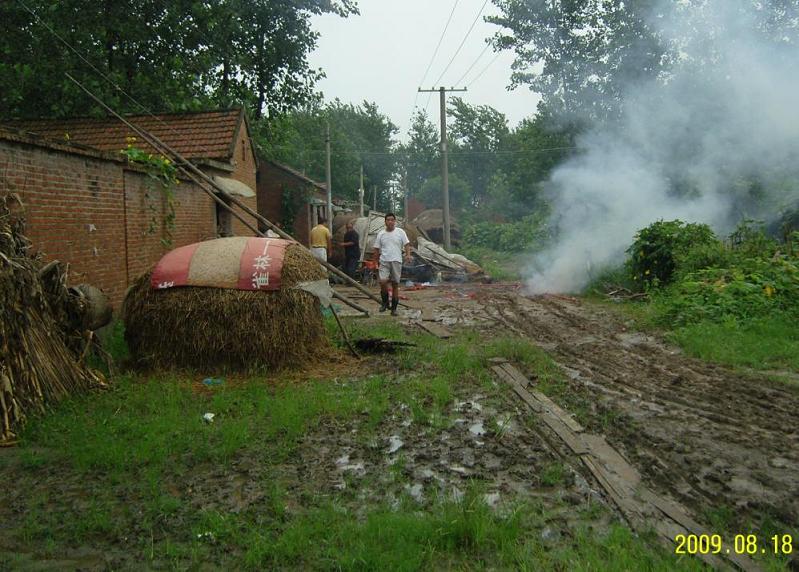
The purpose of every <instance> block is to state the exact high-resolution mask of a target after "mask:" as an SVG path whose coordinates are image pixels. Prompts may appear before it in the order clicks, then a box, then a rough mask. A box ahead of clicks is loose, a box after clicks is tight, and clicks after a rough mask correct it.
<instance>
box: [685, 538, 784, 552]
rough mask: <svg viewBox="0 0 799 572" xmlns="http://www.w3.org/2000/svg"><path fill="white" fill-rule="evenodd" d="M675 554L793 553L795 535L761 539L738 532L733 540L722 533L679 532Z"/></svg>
mask: <svg viewBox="0 0 799 572" xmlns="http://www.w3.org/2000/svg"><path fill="white" fill-rule="evenodd" d="M674 553H675V554H748V555H749V556H753V555H755V554H778V555H785V554H793V537H792V536H791V535H790V534H775V535H773V536H771V537H769V538H764V539H761V538H759V537H758V536H757V535H756V534H736V535H735V536H733V537H732V541H730V540H729V539H728V540H726V541H725V540H724V539H723V538H722V537H721V535H720V534H678V535H676V536H675V537H674Z"/></svg>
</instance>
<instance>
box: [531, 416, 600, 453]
mask: <svg viewBox="0 0 799 572" xmlns="http://www.w3.org/2000/svg"><path fill="white" fill-rule="evenodd" d="M541 419H542V420H543V421H544V423H546V424H547V425H548V426H549V428H550V429H552V430H553V431H554V432H555V433H557V435H558V437H560V438H561V439H562V440H563V442H564V443H566V445H568V446H569V449H571V450H572V451H573V452H574V454H575V455H584V454H586V453H588V447H586V446H585V443H584V442H583V440H582V439H581V438H580V436H579V435H578V434H577V433H575V432H574V431H572V430H571V429H569V427H568V426H567V425H566V424H565V423H564V422H563V421H561V420H560V419H559V418H557V417H555V416H554V415H552V414H551V413H549V412H548V411H544V412H542V413H541Z"/></svg>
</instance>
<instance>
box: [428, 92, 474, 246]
mask: <svg viewBox="0 0 799 572" xmlns="http://www.w3.org/2000/svg"><path fill="white" fill-rule="evenodd" d="M436 91H437V92H438V93H439V104H440V107H441V198H442V203H443V205H442V206H443V207H444V208H443V211H444V248H445V249H446V250H449V249H450V248H452V242H451V241H450V233H449V227H450V225H449V164H448V157H447V92H448V91H466V88H465V87H464V88H462V89H455V88H454V87H451V88H449V89H447V88H446V87H439V88H438V89H435V88H433V89H422V88H421V87H420V88H419V93H431V92H436Z"/></svg>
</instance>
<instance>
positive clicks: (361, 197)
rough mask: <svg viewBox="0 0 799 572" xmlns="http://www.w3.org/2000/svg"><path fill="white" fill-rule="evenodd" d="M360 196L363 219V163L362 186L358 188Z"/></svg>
mask: <svg viewBox="0 0 799 572" xmlns="http://www.w3.org/2000/svg"><path fill="white" fill-rule="evenodd" d="M358 196H359V197H360V199H361V217H363V163H361V186H360V187H359V188H358Z"/></svg>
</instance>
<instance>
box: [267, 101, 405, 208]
mask: <svg viewBox="0 0 799 572" xmlns="http://www.w3.org/2000/svg"><path fill="white" fill-rule="evenodd" d="M327 122H329V124H330V140H331V162H332V165H331V166H332V169H331V171H332V173H331V174H332V178H333V181H332V183H333V192H334V194H335V195H336V196H337V197H342V198H346V199H351V200H355V199H357V198H358V196H357V189H358V186H359V184H360V181H359V176H360V166H361V165H362V164H363V167H364V186H365V188H366V190H367V197H366V200H367V201H368V200H369V193H370V192H371V191H372V190H373V189H377V190H378V206H379V207H380V208H384V209H385V208H387V207H388V206H389V205H390V204H391V200H392V196H391V192H392V186H393V185H394V180H395V178H396V172H397V156H396V154H395V150H396V145H397V143H396V141H395V139H394V137H395V136H396V134H397V131H398V130H397V127H396V126H395V125H394V124H393V123H392V122H391V120H390V119H389V118H388V117H387V116H385V115H383V114H382V113H381V112H380V110H379V109H378V107H377V105H376V104H374V103H370V102H363V103H362V104H361V105H357V106H356V105H352V104H349V103H347V104H345V103H342V102H341V101H339V100H338V99H336V100H334V101H332V102H330V103H328V104H327V105H322V104H320V103H319V102H315V103H313V104H312V105H309V106H306V107H305V108H303V109H301V110H300V111H295V112H291V113H287V114H283V115H281V116H278V117H275V118H274V119H273V120H271V121H269V122H268V123H264V124H263V125H262V126H261V127H260V128H259V130H258V134H257V137H256V141H257V142H258V144H259V146H260V147H261V149H262V150H263V152H264V153H265V154H266V156H267V157H269V158H271V159H274V160H276V161H279V162H282V163H285V164H287V165H290V166H292V167H294V168H296V169H298V170H300V171H302V172H305V173H306V174H307V175H308V176H309V177H311V178H314V179H316V180H318V181H324V180H325V176H326V175H325V129H326V123H327Z"/></svg>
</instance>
